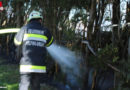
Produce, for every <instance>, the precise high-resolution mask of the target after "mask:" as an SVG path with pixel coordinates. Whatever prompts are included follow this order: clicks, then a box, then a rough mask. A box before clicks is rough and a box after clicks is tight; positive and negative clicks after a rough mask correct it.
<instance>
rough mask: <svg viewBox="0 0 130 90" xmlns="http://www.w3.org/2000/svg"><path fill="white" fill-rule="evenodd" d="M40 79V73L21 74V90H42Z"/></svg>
mask: <svg viewBox="0 0 130 90" xmlns="http://www.w3.org/2000/svg"><path fill="white" fill-rule="evenodd" d="M40 77H41V74H40V73H28V74H21V76H20V84H19V90H40ZM29 88H30V89H29Z"/></svg>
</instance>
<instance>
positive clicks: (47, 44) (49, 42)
mask: <svg viewBox="0 0 130 90" xmlns="http://www.w3.org/2000/svg"><path fill="white" fill-rule="evenodd" d="M52 42H53V37H51V40H50V42H49V43H48V44H47V45H46V46H49V45H50V44H51V43H52Z"/></svg>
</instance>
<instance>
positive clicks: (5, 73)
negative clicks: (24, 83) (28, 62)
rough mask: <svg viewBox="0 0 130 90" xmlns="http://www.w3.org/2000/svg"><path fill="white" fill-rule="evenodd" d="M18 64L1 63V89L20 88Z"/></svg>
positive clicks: (14, 89)
mask: <svg viewBox="0 0 130 90" xmlns="http://www.w3.org/2000/svg"><path fill="white" fill-rule="evenodd" d="M18 82H19V67H18V65H14V64H8V65H0V90H18Z"/></svg>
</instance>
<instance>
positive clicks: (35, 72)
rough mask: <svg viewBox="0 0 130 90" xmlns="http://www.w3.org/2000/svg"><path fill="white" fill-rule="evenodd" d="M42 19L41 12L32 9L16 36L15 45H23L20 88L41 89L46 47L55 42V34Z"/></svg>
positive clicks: (44, 70)
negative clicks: (44, 24) (52, 33)
mask: <svg viewBox="0 0 130 90" xmlns="http://www.w3.org/2000/svg"><path fill="white" fill-rule="evenodd" d="M42 20H43V17H42V15H41V13H40V12H38V11H32V12H31V13H30V15H29V17H28V20H27V21H28V23H27V24H26V25H25V26H23V27H22V28H21V30H20V31H19V32H18V33H17V34H16V36H15V38H14V43H15V45H16V46H22V58H21V60H20V84H19V90H29V87H30V90H40V76H41V74H42V75H43V73H46V66H45V62H44V61H45V60H44V59H45V55H46V47H48V46H50V45H51V44H52V43H53V36H52V35H51V33H50V32H49V30H48V29H47V28H45V27H44V26H42Z"/></svg>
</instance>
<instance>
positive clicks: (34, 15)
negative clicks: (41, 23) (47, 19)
mask: <svg viewBox="0 0 130 90" xmlns="http://www.w3.org/2000/svg"><path fill="white" fill-rule="evenodd" d="M37 18H41V19H43V17H42V15H41V13H40V12H38V11H32V12H31V13H30V15H29V17H28V20H27V21H28V22H29V21H30V20H31V19H37Z"/></svg>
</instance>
